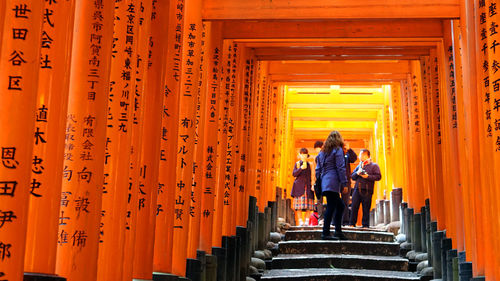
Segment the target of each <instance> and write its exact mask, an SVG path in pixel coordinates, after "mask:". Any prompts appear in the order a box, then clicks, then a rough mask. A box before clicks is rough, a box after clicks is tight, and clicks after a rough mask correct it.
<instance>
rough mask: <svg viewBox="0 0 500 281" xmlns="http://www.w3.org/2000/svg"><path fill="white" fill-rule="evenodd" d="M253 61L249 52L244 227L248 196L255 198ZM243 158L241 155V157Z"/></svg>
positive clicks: (246, 71) (243, 159)
mask: <svg viewBox="0 0 500 281" xmlns="http://www.w3.org/2000/svg"><path fill="white" fill-rule="evenodd" d="M254 82H255V61H254V57H253V54H252V53H251V52H250V51H249V57H248V59H247V60H246V61H245V86H244V87H245V89H244V92H243V95H244V97H245V99H246V98H248V109H247V115H248V116H247V120H246V133H245V143H246V144H245V150H244V157H242V162H243V163H244V165H245V166H244V177H243V178H242V180H243V185H244V189H245V192H244V195H243V196H244V198H245V199H244V202H243V204H244V210H243V212H244V213H243V217H244V220H245V222H244V225H246V220H247V219H248V207H249V203H250V202H249V198H250V196H255V184H254V179H255V177H254V175H255V173H254V174H253V175H252V173H251V172H252V171H253V172H255V169H254V168H253V166H252V163H255V158H254V157H253V151H254V147H255V142H254V141H253V140H254V135H255V131H256V130H255V116H256V114H257V111H256V103H255V101H256V96H257V94H256V92H255V87H254V86H255V83H254ZM242 156H243V155H242Z"/></svg>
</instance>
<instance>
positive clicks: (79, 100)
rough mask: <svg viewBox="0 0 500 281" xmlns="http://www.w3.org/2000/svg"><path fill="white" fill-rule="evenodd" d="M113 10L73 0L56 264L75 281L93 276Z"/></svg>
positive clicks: (95, 259) (102, 4) (102, 168)
mask: <svg viewBox="0 0 500 281" xmlns="http://www.w3.org/2000/svg"><path fill="white" fill-rule="evenodd" d="M113 10H114V6H113V5H112V4H111V3H104V2H87V1H77V2H76V10H75V13H76V15H75V29H74V37H73V52H72V57H71V76H70V87H69V92H70V95H69V100H68V115H67V121H66V147H65V152H64V164H63V166H64V167H63V179H62V180H63V186H62V192H61V211H60V212H61V213H60V217H59V219H60V223H59V233H58V244H59V247H58V251H57V265H56V273H57V274H59V275H61V276H63V277H66V278H68V279H69V280H75V281H76V280H89V279H90V280H95V279H96V277H97V256H98V245H99V223H100V220H101V215H102V214H101V198H102V191H101V188H102V183H103V177H104V172H103V171H104V150H105V145H106V119H107V115H106V111H107V101H108V91H109V69H110V68H109V65H110V63H109V62H110V59H109V58H110V55H111V41H112V37H113V31H112V25H113ZM94 14H100V15H101V17H98V18H95V17H94Z"/></svg>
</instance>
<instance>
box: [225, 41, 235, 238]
mask: <svg viewBox="0 0 500 281" xmlns="http://www.w3.org/2000/svg"><path fill="white" fill-rule="evenodd" d="M227 43H228V44H227V46H226V45H224V47H225V48H224V51H223V56H224V58H225V60H226V63H227V64H226V70H227V71H226V72H225V73H224V74H225V79H226V88H225V89H223V91H224V93H225V96H226V98H227V103H226V101H224V102H225V103H226V104H225V106H227V107H228V114H227V118H225V119H224V122H223V123H222V130H223V131H227V142H226V147H225V149H222V150H221V152H223V151H225V161H224V164H223V166H224V196H223V197H224V200H223V214H224V219H223V222H222V235H225V236H231V235H233V234H234V233H235V232H236V230H235V228H234V227H233V221H234V219H235V218H236V214H235V212H234V208H233V207H234V206H235V199H236V195H237V193H236V192H237V191H236V190H235V185H234V183H235V173H234V172H235V171H234V164H235V159H236V157H235V156H236V146H237V145H238V144H237V139H236V135H237V132H236V130H237V118H238V114H237V108H238V94H239V93H238V92H237V90H236V60H237V53H238V52H237V49H238V45H237V44H236V43H233V42H230V41H229V42H227ZM228 86H229V87H228Z"/></svg>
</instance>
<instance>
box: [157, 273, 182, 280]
mask: <svg viewBox="0 0 500 281" xmlns="http://www.w3.org/2000/svg"><path fill="white" fill-rule="evenodd" d="M178 280H179V276H176V275H172V274H168V273H160V272H158V273H153V281H178Z"/></svg>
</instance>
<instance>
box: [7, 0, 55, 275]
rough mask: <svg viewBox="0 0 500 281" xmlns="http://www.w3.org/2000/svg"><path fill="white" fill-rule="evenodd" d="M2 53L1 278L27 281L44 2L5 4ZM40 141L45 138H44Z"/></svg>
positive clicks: (40, 134)
mask: <svg viewBox="0 0 500 281" xmlns="http://www.w3.org/2000/svg"><path fill="white" fill-rule="evenodd" d="M3 2H4V3H2V6H3V7H4V8H3V9H2V10H0V12H2V13H1V15H2V19H3V21H4V23H3V25H2V26H0V27H2V30H1V36H2V41H1V49H0V77H1V78H0V79H1V80H0V90H1V91H2V94H1V95H0V108H1V110H2V112H3V113H2V114H1V115H0V127H1V128H2V131H3V132H2V134H1V135H0V147H1V150H2V151H1V153H2V154H1V156H2V162H1V165H0V206H1V209H0V215H1V217H2V223H1V225H2V226H1V227H0V278H2V279H6V280H12V281H20V280H22V279H23V266H24V252H25V246H26V227H27V223H28V202H29V196H30V188H29V187H30V175H31V169H32V161H33V159H32V150H33V140H34V138H33V133H34V132H35V145H36V144H42V143H45V142H46V140H45V137H46V136H45V135H43V134H44V133H45V132H43V131H39V130H38V131H36V129H35V126H34V125H35V119H34V117H35V112H36V111H35V109H36V104H37V94H36V93H37V86H38V71H39V64H40V61H39V55H40V44H39V42H40V32H41V27H42V17H41V16H42V8H43V2H42V1H18V0H8V1H3ZM40 137H43V141H42V139H40ZM36 138H38V142H37V141H36Z"/></svg>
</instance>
